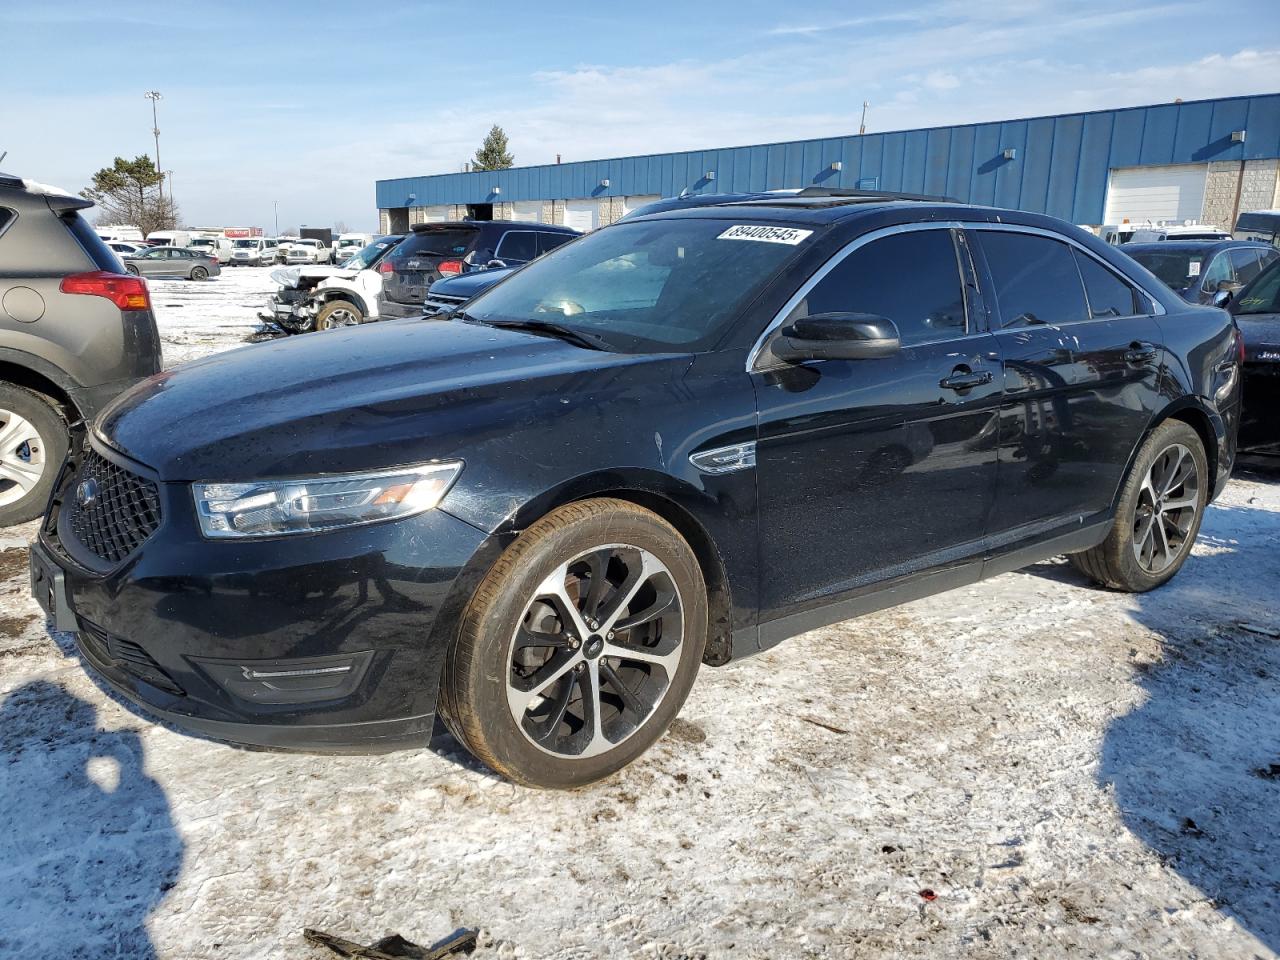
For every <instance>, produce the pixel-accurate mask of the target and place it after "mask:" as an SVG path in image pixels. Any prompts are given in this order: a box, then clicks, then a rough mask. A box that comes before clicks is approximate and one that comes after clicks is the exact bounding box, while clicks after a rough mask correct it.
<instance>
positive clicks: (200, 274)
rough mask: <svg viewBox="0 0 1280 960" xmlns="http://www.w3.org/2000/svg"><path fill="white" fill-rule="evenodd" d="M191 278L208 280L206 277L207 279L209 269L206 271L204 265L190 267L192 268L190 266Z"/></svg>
mask: <svg viewBox="0 0 1280 960" xmlns="http://www.w3.org/2000/svg"><path fill="white" fill-rule="evenodd" d="M191 279H192V280H208V279H209V271H208V270H206V269H205V268H204V267H192V268H191Z"/></svg>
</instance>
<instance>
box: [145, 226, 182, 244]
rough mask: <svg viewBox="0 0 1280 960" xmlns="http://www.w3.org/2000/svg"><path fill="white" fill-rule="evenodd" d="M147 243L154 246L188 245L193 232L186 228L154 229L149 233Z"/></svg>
mask: <svg viewBox="0 0 1280 960" xmlns="http://www.w3.org/2000/svg"><path fill="white" fill-rule="evenodd" d="M147 243H149V244H151V246H153V247H188V246H190V245H191V234H190V232H189V231H186V230H152V231H151V232H150V233H149V234H147Z"/></svg>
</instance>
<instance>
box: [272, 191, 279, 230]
mask: <svg viewBox="0 0 1280 960" xmlns="http://www.w3.org/2000/svg"><path fill="white" fill-rule="evenodd" d="M271 209H272V212H273V213H274V214H275V219H276V233H275V235H276V236H277V237H278V236H280V201H279V200H272V201H271Z"/></svg>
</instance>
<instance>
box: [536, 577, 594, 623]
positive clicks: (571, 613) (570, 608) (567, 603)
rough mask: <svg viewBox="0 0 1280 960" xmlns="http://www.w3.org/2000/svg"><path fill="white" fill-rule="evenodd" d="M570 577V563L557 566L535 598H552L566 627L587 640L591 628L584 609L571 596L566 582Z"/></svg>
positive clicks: (543, 582)
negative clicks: (579, 607) (583, 614)
mask: <svg viewBox="0 0 1280 960" xmlns="http://www.w3.org/2000/svg"><path fill="white" fill-rule="evenodd" d="M568 578H569V565H568V564H567V563H566V564H562V565H561V566H559V567H557V568H556V571H555V572H554V573H553V574H551V576H549V577H547V579H546V580H544V581H542V585H541V586H540V587H539V588H538V593H537V597H536V598H535V599H550V600H552V601H553V602H554V603H555V605H556V610H557V612H558V613H559V614H560V620H561V622H562V623H563V624H564V625H565V629H566V630H568V631H569V632H570V633H572V634H573V635H574V636H576V637H577V638H578V639H579V640H585V639H586V638H587V635H588V634H590V632H591V631H590V630H589V629H588V628H587V623H586V620H584V619H583V616H582V611H581V610H579V609H578V604H577V602H576V601H575V600H574V599H573V597H571V596H569V588H568V587H567V586H566V585H565V582H566V581H567V580H568Z"/></svg>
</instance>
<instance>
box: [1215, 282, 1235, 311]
mask: <svg viewBox="0 0 1280 960" xmlns="http://www.w3.org/2000/svg"><path fill="white" fill-rule="evenodd" d="M1225 282H1226V281H1225V280H1224V281H1223V283H1225ZM1234 296H1235V291H1234V290H1223V289H1222V288H1221V287H1219V288H1218V292H1217V293H1215V294H1214V295H1213V301H1212V302H1213V305H1214V306H1215V307H1226V305H1227V304H1229V303H1230V302H1231V298H1232V297H1234Z"/></svg>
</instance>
